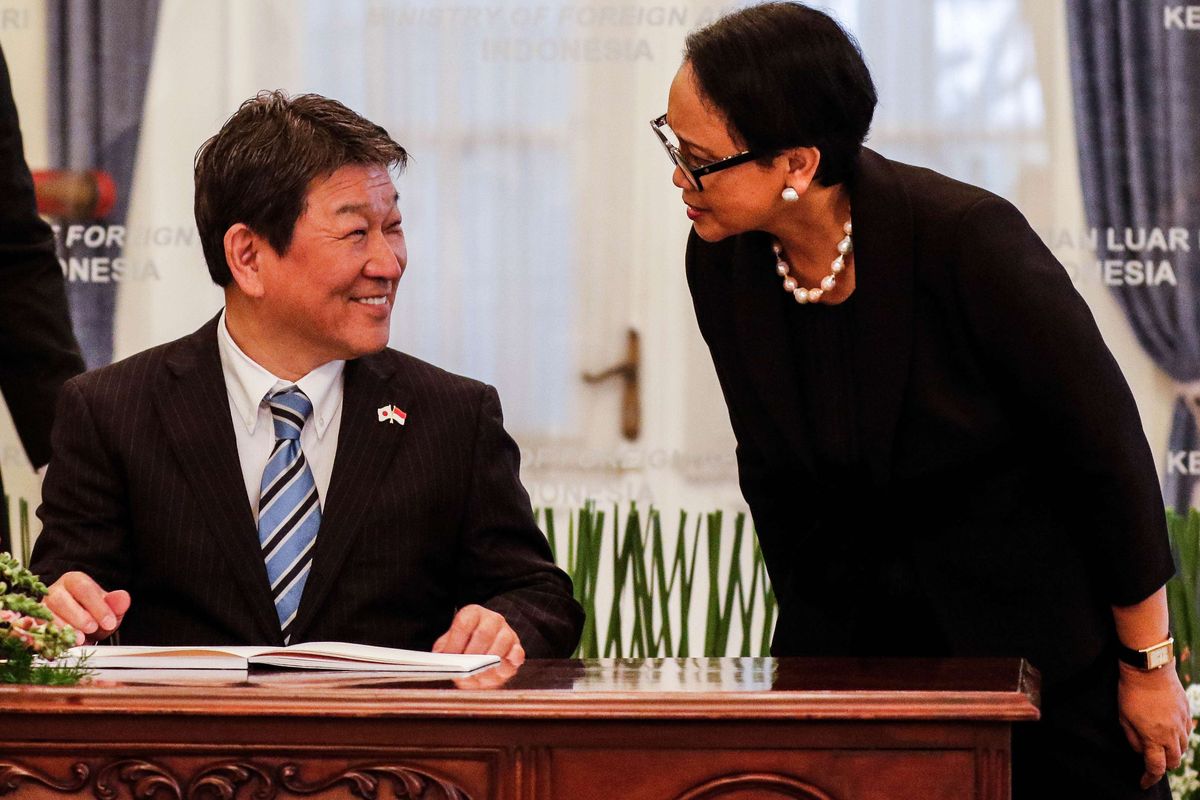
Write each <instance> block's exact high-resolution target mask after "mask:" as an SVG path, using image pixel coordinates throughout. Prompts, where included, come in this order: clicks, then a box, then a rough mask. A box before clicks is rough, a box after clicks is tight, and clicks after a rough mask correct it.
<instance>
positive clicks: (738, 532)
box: [708, 513, 746, 657]
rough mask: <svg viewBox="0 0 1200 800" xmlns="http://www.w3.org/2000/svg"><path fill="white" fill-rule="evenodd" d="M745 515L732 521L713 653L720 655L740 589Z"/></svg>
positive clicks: (725, 648) (725, 645) (726, 642)
mask: <svg viewBox="0 0 1200 800" xmlns="http://www.w3.org/2000/svg"><path fill="white" fill-rule="evenodd" d="M745 523H746V515H745V514H742V513H739V514H738V515H737V516H736V517H734V521H733V549H732V551H731V553H732V555H731V557H730V559H729V571H728V578H727V582H726V584H725V607H724V609H723V610H722V612H721V629H720V630H721V632H720V638H719V640H718V642H717V650H716V652H714V653H709V654H708V655H713V656H717V657H722V656H725V655H728V649H729V629H730V627H731V626H732V624H733V598H734V595H735V593H737V592H740V591H741V590H742V560H741V558H740V557H739V556H740V555H741V552H742V536H743V534H744V533H745Z"/></svg>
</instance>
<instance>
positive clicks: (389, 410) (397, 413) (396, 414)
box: [379, 406, 408, 425]
mask: <svg viewBox="0 0 1200 800" xmlns="http://www.w3.org/2000/svg"><path fill="white" fill-rule="evenodd" d="M407 419H408V414H405V413H404V412H403V411H401V410H400V409H398V408H396V406H381V407H380V408H379V421H380V422H394V423H396V424H397V425H403V424H404V423H405V421H406V420H407Z"/></svg>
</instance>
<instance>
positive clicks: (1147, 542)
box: [955, 196, 1174, 606]
mask: <svg viewBox="0 0 1200 800" xmlns="http://www.w3.org/2000/svg"><path fill="white" fill-rule="evenodd" d="M956 238H957V242H958V248H959V252H958V257H957V259H956V263H957V265H958V267H957V269H956V270H955V279H956V290H957V293H958V298H959V302H960V307H961V308H962V309H963V311H964V315H965V318H966V323H967V328H968V331H969V333H970V335H971V336H972V337H973V338H974V346H975V349H976V351H977V352H979V353H981V354H982V356H983V358H984V359H985V361H986V363H987V364H988V365H989V366H990V368H991V369H990V372H991V373H992V375H993V376H994V380H995V381H996V382H997V384H998V385H997V391H998V392H1000V393H1003V394H1006V395H1008V396H1009V397H1010V398H1011V399H1012V400H1013V401H1014V402H1017V403H1020V404H1022V405H1023V406H1024V407H1025V408H1028V409H1032V410H1033V411H1034V412H1035V413H1036V414H1037V416H1038V417H1040V419H1039V420H1038V423H1039V425H1038V427H1039V428H1040V429H1044V430H1045V431H1048V432H1052V434H1053V435H1054V436H1055V437H1057V438H1058V439H1059V440H1060V441H1061V442H1062V446H1061V448H1060V449H1059V451H1058V452H1059V453H1060V454H1061V455H1060V457H1061V458H1062V460H1063V463H1061V464H1060V465H1056V468H1057V469H1059V470H1060V471H1061V472H1062V474H1065V475H1069V476H1074V478H1075V479H1076V482H1077V483H1081V484H1084V485H1086V486H1088V487H1090V488H1089V494H1090V497H1089V501H1088V503H1087V504H1086V505H1085V506H1084V507H1081V508H1076V509H1073V510H1072V511H1071V513H1078V514H1079V515H1081V517H1085V518H1088V523H1089V524H1086V525H1081V526H1077V529H1078V530H1082V531H1086V532H1087V541H1082V542H1080V543H1079V544H1080V547H1081V549H1082V550H1083V551H1084V552H1093V551H1094V552H1096V553H1097V558H1096V561H1097V566H1098V567H1099V576H1100V580H1101V584H1102V587H1103V591H1104V592H1105V593H1106V595H1107V600H1108V601H1109V602H1110V603H1111V604H1113V605H1118V606H1121V605H1130V604H1133V603H1136V602H1139V601H1141V600H1143V599H1145V598H1146V597H1148V596H1149V595H1151V594H1153V593H1154V592H1155V591H1156V590H1157V589H1158V588H1159V587H1161V586H1162V585H1163V584H1164V583H1165V582H1166V581H1167V580H1168V579H1169V578H1170V577H1171V575H1172V574H1173V573H1174V565H1173V562H1172V558H1171V552H1170V547H1169V544H1168V542H1167V537H1166V535H1165V531H1166V520H1165V515H1164V511H1163V502H1162V495H1161V492H1160V490H1159V487H1158V484H1157V482H1156V480H1155V476H1156V470H1155V468H1154V461H1153V456H1152V455H1151V453H1150V448H1149V445H1148V444H1147V443H1146V437H1145V435H1144V433H1143V432H1142V424H1141V418H1140V416H1139V414H1138V410H1137V406H1136V405H1135V403H1134V399H1133V395H1132V393H1131V392H1130V391H1129V387H1128V384H1126V382H1125V379H1124V377H1123V376H1122V375H1121V371H1120V368H1119V367H1118V366H1117V363H1116V361H1115V360H1114V359H1113V357H1112V354H1111V353H1110V352H1109V350H1108V348H1107V347H1106V346H1105V344H1104V340H1103V339H1102V338H1101V335H1100V331H1099V329H1098V328H1097V327H1096V323H1095V320H1094V319H1093V318H1092V314H1091V311H1090V310H1089V309H1088V307H1087V305H1086V304H1085V302H1084V301H1083V298H1081V297H1080V296H1079V294H1078V293H1077V292H1076V291H1075V288H1074V286H1073V285H1072V284H1071V280H1070V278H1069V276H1068V275H1067V273H1066V271H1065V270H1064V269H1063V268H1062V266H1061V265H1060V264H1059V263H1058V261H1057V260H1056V259H1055V258H1054V256H1053V254H1051V253H1050V251H1049V250H1048V249H1047V248H1046V246H1045V245H1044V244H1043V243H1042V242H1041V240H1040V239H1039V238H1038V236H1037V234H1036V233H1034V231H1033V230H1032V228H1030V226H1029V224H1028V222H1026V220H1025V218H1024V217H1023V216H1022V215H1021V213H1020V212H1019V211H1017V209H1016V208H1014V207H1013V206H1012V205H1011V204H1010V203H1008V202H1007V201H1005V200H1003V199H1001V198H999V197H995V196H988V197H984V198H982V199H980V200H979V201H978V202H976V203H974V204H973V205H971V206H970V207H969V208H968V209H967V210H966V211H965V213H964V214H963V219H962V224H961V226H960V227H959V230H958V232H957V235H956Z"/></svg>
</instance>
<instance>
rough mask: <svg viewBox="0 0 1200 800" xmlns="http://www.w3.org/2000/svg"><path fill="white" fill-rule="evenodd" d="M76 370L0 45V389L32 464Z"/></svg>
mask: <svg viewBox="0 0 1200 800" xmlns="http://www.w3.org/2000/svg"><path fill="white" fill-rule="evenodd" d="M82 371H83V359H82V358H81V357H80V355H79V345H78V344H77V343H76V341H75V336H74V334H73V333H72V332H71V321H70V318H69V316H68V313H67V296H66V291H65V289H64V285H63V278H62V271H61V269H60V267H59V264H58V259H57V258H56V257H55V252H54V235H53V233H52V232H51V231H50V226H49V225H47V224H46V223H45V222H44V221H43V220H42V219H41V218H40V217H39V216H38V215H37V202H36V200H35V198H34V194H33V178H32V177H31V176H30V174H29V168H28V167H27V166H26V165H25V155H24V151H23V149H22V143H21V129H20V125H19V123H18V120H17V108H16V105H15V103H14V102H13V96H12V85H11V83H10V80H9V75H8V66H7V65H6V64H5V62H4V55H3V53H2V52H0V391H2V392H3V393H4V399H5V401H6V403H7V404H8V409H9V411H10V412H11V413H12V418H13V423H14V424H15V425H16V428H17V433H18V434H19V435H20V437H21V443H22V444H23V445H24V447H25V452H26V453H28V454H29V460H30V461H31V462H33V465H34V466H35V467H40V466H41V465H43V464H45V463H47V462H48V461H49V460H50V428H51V423H52V422H53V411H54V405H55V397H56V395H57V394H58V390H59V387H60V386H62V384H63V381H65V380H66V379H68V378H70V377H71V376H73V375H77V374H78V373H80V372H82Z"/></svg>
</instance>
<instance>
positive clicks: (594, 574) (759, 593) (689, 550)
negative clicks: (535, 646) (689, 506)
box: [537, 502, 775, 658]
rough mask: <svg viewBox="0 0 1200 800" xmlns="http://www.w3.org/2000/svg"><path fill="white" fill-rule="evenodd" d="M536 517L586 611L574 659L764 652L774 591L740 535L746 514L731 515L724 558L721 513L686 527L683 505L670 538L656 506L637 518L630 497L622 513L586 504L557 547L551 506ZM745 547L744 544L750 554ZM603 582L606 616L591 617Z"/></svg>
mask: <svg viewBox="0 0 1200 800" xmlns="http://www.w3.org/2000/svg"><path fill="white" fill-rule="evenodd" d="M537 519H538V524H539V525H540V526H541V527H542V529H543V530H544V532H545V534H546V538H547V540H548V541H549V543H550V550H551V552H553V553H554V558H555V561H556V562H558V563H559V564H560V566H562V567H563V569H565V570H566V571H567V573H568V574H569V575H570V576H571V579H572V581H574V583H575V599H576V600H578V601H579V603H580V605H582V606H583V609H584V611H585V612H586V613H587V619H586V621H585V622H584V628H583V636H582V638H581V640H580V643H579V647H578V649H577V650H576V652H575V655H576V657H578V658H600V657H604V658H614V657H615V658H624V657H633V658H665V657H687V656H691V655H702V656H725V655H740V656H759V655H767V654H768V653H769V649H770V644H771V634H772V632H773V630H774V626H775V595H774V592H773V591H772V590H771V586H770V582H769V581H768V579H767V570H766V565H765V563H764V562H763V558H762V553H761V551H760V550H759V548H758V540H757V537H755V536H754V535H753V532H752V531H751V532H749V535H747V533H748V532H747V530H746V528H747V526H746V515H745V514H744V513H739V514H737V515H735V516H734V518H733V525H732V535H733V539H732V543H731V544H732V546H731V548H730V549H729V558H728V561H727V562H725V563H722V560H721V557H722V543H723V541H725V539H724V536H725V534H726V533H727V530H726V527H727V526H726V517H725V515H724V514H723V513H722V512H720V511H714V512H711V513H708V514H698V515H696V516H695V518H694V522H693V523H692V524H690V525H689V515H688V513H687V512H686V511H680V513H679V523H678V525H677V527H676V529H675V532H674V536H673V537H668V536H666V535H664V533H663V526H662V517H661V514H660V513H659V511H658V510H657V509H655V508H653V507H651V508H649V509H648V510H647V511H646V512H645V514H644V515H643V513H642V512H641V511H640V510H639V509H638V507H637V504H636V503H631V504H630V506H629V508H628V510H627V511H626V513H625V515H624V518H623V519H622V517H621V514H620V509H619V508H617V507H615V506H614V507H613V509H612V512H611V515H610V514H608V513H606V512H605V511H604V510H601V509H598V508H597V507H596V504H595V503H594V502H588V503H586V504H585V505H584V506H583V507H582V508H580V509H578V510H576V511H575V513H574V514H570V515H568V517H567V531H566V536H565V539H566V541H565V543H564V545H563V546H562V547H560V545H559V533H560V531H559V530H558V526H557V525H556V518H555V514H554V510H553V509H549V508H547V509H541V510H539V511H538V512H537ZM607 520H611V535H609V536H606V531H608V530H609V529H610V527H609V525H608V524H607ZM689 532H690V533H691V535H690V537H689V535H688V534H689ZM701 533H703V534H704V543H703V547H701ZM564 548H565V552H564ZM746 548H751V551H750V552H749V554H748V556H747V554H746V553H745V550H746ZM701 554H703V555H704V558H703V559H701V557H700V556H701ZM744 559H748V560H749V563H750V567H749V572H748V573H744V572H743V560H744ZM701 560H703V561H704V563H705V567H706V568H705V570H704V574H705V575H706V576H707V581H706V591H707V603H706V607H705V615H704V620H703V632H704V645H703V648H702V649H701V651H700V652H693V650H694V647H693V643H692V641H691V633H692V629H693V623H694V620H693V604H692V600H693V592H694V591H695V590H697V588H698V585H697V569H698V566H699V563H700V561H701ZM747 574H748V575H749V578H748V579H747V578H746V577H745V576H746V575H747ZM602 584H604V588H605V589H610V590H611V591H610V592H603V593H599V594H601V596H605V595H607V596H609V597H611V601H610V603H609V606H608V608H607V614H606V615H605V616H604V617H603V619H602V618H601V617H600V615H599V614H598V613H597V612H598V611H599V609H598V608H597V601H596V598H597V595H598V588H599V587H600V586H601V585H602ZM602 622H603V624H602ZM601 630H603V631H604V634H603V642H601V634H600V631H601ZM735 632H736V633H737V634H739V637H738V639H739V642H740V643H739V645H738V647H737V648H736V650H734V648H732V647H731V643H732V641H733V640H732V637H731V633H735ZM731 650H732V651H733V652H731Z"/></svg>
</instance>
